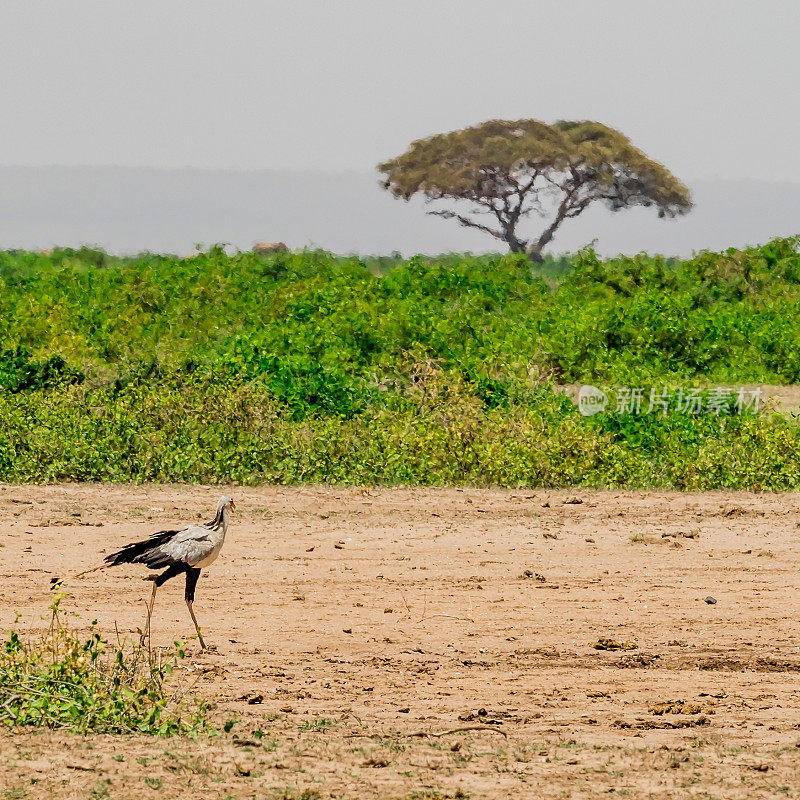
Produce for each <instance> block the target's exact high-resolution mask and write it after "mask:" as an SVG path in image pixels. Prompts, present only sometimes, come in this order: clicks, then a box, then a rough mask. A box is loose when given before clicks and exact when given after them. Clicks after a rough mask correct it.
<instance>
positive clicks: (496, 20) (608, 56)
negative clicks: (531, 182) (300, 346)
mask: <svg viewBox="0 0 800 800" xmlns="http://www.w3.org/2000/svg"><path fill="white" fill-rule="evenodd" d="M799 30H800V3H797V2H796V0H767V2H762V3H756V2H753V0H702V1H701V2H698V0H691V2H687V1H685V0H669V2H665V0H658V2H652V1H651V0H602V1H601V0H590V1H589V2H583V0H577V1H576V0H557V1H551V0H547V1H546V2H542V1H541V0H539V1H537V0H524V1H520V2H517V1H516V0H494V2H487V1H486V0H481V1H480V2H477V1H475V0H424V1H423V2H420V1H419V0H403V2H397V0H339V1H338V2H333V0H326V1H323V0H318V1H317V2H309V0H282V2H272V1H271V0H257V1H256V0H224V2H222V1H220V2H207V1H206V0H184V1H183V2H178V1H177V0H137V2H130V0H125V2H119V1H118V0H70V1H69V2H64V1H63V0H50V1H49V2H44V1H43V0H39V1H38V2H37V0H24V2H10V0H6V1H5V2H2V4H0V119H1V120H2V123H1V124H0V164H18V165H42V164H66V165H78V164H118V165H130V166H163V167H177V166H193V167H215V168H216V167H234V168H243V169H250V168H261V167H269V168H281V169H286V168H289V169H297V168H313V169H331V170H340V169H356V170H360V171H363V170H367V169H371V168H372V167H373V166H374V164H375V163H376V162H378V161H380V160H382V159H384V158H387V157H391V156H394V155H397V154H399V153H400V152H402V150H404V149H405V147H406V145H407V144H408V143H409V142H410V141H411V140H413V139H415V138H419V137H422V136H426V135H428V134H430V133H434V132H438V131H444V130H450V129H453V128H458V127H463V126H465V125H468V124H472V123H477V122H480V121H483V120H485V119H488V118H491V117H501V118H518V117H536V118H539V119H542V120H544V121H553V120H555V119H559V118H566V119H575V118H590V119H597V120H599V121H601V122H605V123H607V124H610V125H613V126H615V127H618V128H620V129H621V130H622V131H624V132H625V133H626V134H628V135H629V136H630V137H631V139H632V140H633V142H634V143H635V144H637V145H638V146H640V147H641V148H642V149H644V150H645V152H647V153H648V154H649V155H650V156H652V157H654V158H657V159H658V160H660V161H662V162H664V163H665V164H666V165H667V166H668V167H669V168H670V169H671V170H672V171H673V172H674V173H675V174H676V175H678V177H680V178H682V179H684V180H686V181H688V182H691V181H692V180H693V179H698V178H703V177H715V176H719V177H729V178H747V177H751V178H763V179H768V180H784V181H800V158H798V149H799V145H798V141H799V139H798V132H799V131H800V90H799V89H798V87H800V80H799V79H800V60H798V56H797V33H798V31H799Z"/></svg>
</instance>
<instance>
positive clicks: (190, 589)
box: [186, 567, 206, 650]
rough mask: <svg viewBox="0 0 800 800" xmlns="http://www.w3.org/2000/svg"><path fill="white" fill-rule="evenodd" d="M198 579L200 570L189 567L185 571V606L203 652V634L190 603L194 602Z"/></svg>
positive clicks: (204, 647)
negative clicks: (187, 608)
mask: <svg viewBox="0 0 800 800" xmlns="http://www.w3.org/2000/svg"><path fill="white" fill-rule="evenodd" d="M199 578H200V570H199V569H192V568H191V567H190V568H189V569H187V570H186V605H187V606H188V607H189V614H190V615H191V617H192V622H194V629H195V630H196V631H197V638H198V639H199V640H200V647H201V648H202V649H203V650H205V649H206V643H205V642H204V641H203V634H202V633H200V626H199V625H198V624H197V617H196V616H195V615H194V609H193V608H192V603H193V602H194V590H195V587H196V586H197V581H198V580H199Z"/></svg>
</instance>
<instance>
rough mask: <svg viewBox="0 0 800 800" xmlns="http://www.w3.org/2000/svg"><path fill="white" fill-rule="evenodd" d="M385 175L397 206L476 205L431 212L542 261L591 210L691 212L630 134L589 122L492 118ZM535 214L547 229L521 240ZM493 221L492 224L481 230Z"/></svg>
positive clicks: (414, 154) (424, 145)
mask: <svg viewBox="0 0 800 800" xmlns="http://www.w3.org/2000/svg"><path fill="white" fill-rule="evenodd" d="M378 170H379V171H380V172H382V173H384V175H385V180H384V181H383V182H382V185H383V187H384V188H386V189H388V190H389V191H390V192H391V193H392V194H393V195H394V196H395V197H402V198H403V199H404V200H408V199H410V198H411V197H412V196H413V195H415V194H417V193H420V194H422V195H423V196H424V197H425V199H426V202H432V201H435V200H463V201H467V202H469V203H470V204H471V208H470V210H469V212H468V213H469V216H466V215H464V214H458V213H456V212H455V211H452V210H450V209H436V210H432V211H429V212H428V213H429V214H436V215H438V216H440V217H445V218H446V219H455V220H457V221H458V222H459V223H460V224H461V225H464V226H466V227H469V228H477V229H478V230H482V231H485V232H486V233H489V234H491V235H492V236H494V237H495V238H497V239H501V240H503V241H505V242H507V243H508V246H509V247H510V248H511V250H512V252H515V253H518V252H527V253H528V255H529V256H530V257H531V258H533V259H535V260H539V259H541V252H542V249H543V248H544V247H545V246H546V245H547V244H548V243H549V242H550V240H551V239H552V238H553V236H554V234H555V232H556V230H557V229H558V227H559V225H561V223H562V222H563V221H564V220H565V219H569V218H571V217H577V216H578V214H580V213H581V212H582V211H583V210H584V209H585V208H586V207H587V206H588V205H589V204H590V203H593V202H601V203H603V204H604V205H606V206H607V207H608V208H610V209H611V210H612V211H619V210H620V209H622V208H631V207H632V206H655V208H656V210H657V211H658V215H659V216H660V217H674V216H676V215H677V214H685V213H686V212H687V211H688V210H689V209H690V208H691V207H692V201H691V197H690V194H689V190H688V189H687V188H686V187H685V186H684V185H683V184H682V183H681V182H680V181H679V180H678V179H677V178H676V177H675V176H674V175H673V174H672V173H671V172H670V171H669V170H668V169H667V168H666V167H664V166H663V165H662V164H659V163H658V162H657V161H653V160H652V159H650V158H648V157H647V156H646V155H645V154H644V153H643V152H642V151H641V150H639V149H638V148H636V147H634V146H633V145H632V144H631V143H630V140H629V139H628V138H627V136H625V135H624V134H622V133H620V132H619V131H617V130H614V129H613V128H609V127H608V126H606V125H602V124H601V123H599V122H591V121H583V122H567V121H563V120H562V121H559V122H556V123H554V124H553V125H547V124H545V123H544V122H539V121H538V120H535V119H521V120H516V121H510V120H498V119H493V120H489V121H488V122H484V123H483V124H481V125H476V126H474V127H472V128H464V129H463V130H460V131H452V132H451V133H442V134H437V135H435V136H429V137H428V138H427V139H419V140H417V141H416V142H412V144H411V146H410V147H409V148H408V150H406V152H405V153H403V155H401V156H399V157H398V158H394V159H392V160H391V161H386V162H384V163H383V164H379V165H378ZM532 213H533V214H535V215H537V216H538V217H540V218H541V219H542V221H543V225H544V228H543V229H542V231H541V233H540V234H539V236H538V237H533V238H531V239H523V238H521V237H520V235H519V233H518V231H517V226H518V225H519V223H520V221H521V220H522V219H523V218H524V217H528V216H529V215H531V214H532ZM486 215H488V216H489V217H490V222H489V224H486V223H485V222H484V221H482V220H485V218H486ZM495 223H496V224H495Z"/></svg>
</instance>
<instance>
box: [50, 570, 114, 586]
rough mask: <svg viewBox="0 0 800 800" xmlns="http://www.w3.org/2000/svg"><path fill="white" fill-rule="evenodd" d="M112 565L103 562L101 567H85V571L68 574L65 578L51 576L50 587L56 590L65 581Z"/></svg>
mask: <svg viewBox="0 0 800 800" xmlns="http://www.w3.org/2000/svg"><path fill="white" fill-rule="evenodd" d="M110 566H111V564H101V565H100V566H99V567H92V568H91V569H85V570H83V572H76V573H75V574H74V575H67V576H66V577H64V578H50V588H51V589H52V590H53V591H55V590H56V589H58V587H59V586H61V584H62V583H64V581H71V580H74V579H75V578H80V577H82V576H84V575H88V574H89V573H90V572H98V571H99V570H101V569H107V568H108V567H110Z"/></svg>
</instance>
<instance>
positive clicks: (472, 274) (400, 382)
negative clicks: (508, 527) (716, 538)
mask: <svg viewBox="0 0 800 800" xmlns="http://www.w3.org/2000/svg"><path fill="white" fill-rule="evenodd" d="M797 245H798V242H797V240H796V239H782V240H776V241H774V242H771V243H769V244H767V245H764V246H762V247H759V248H750V249H746V250H742V251H733V250H731V251H727V252H725V253H720V254H713V253H700V254H698V255H697V256H696V257H694V258H692V259H689V260H686V261H678V260H674V259H664V258H660V257H650V256H646V255H638V256H634V257H631V258H623V257H620V258H616V259H610V260H606V261H603V260H600V259H599V258H598V257H597V256H596V255H595V254H594V253H593V252H592V251H590V250H586V251H582V252H581V253H579V254H577V255H576V256H574V257H573V258H572V259H570V260H569V261H567V260H565V259H562V260H558V261H557V260H554V259H550V260H547V261H546V262H545V263H544V264H542V265H533V264H531V263H530V262H529V261H528V260H527V259H526V258H525V257H524V256H519V255H517V256H507V257H500V256H496V255H488V256H479V257H472V256H456V255H447V256H442V257H439V258H435V259H430V258H424V257H421V256H416V257H414V258H411V259H409V260H408V261H399V260H394V261H391V263H390V262H387V263H385V264H383V267H385V268H386V269H385V270H384V269H383V267H382V268H381V269H376V268H374V267H375V265H374V264H370V263H368V262H366V261H361V260H359V259H356V258H336V257H333V256H331V255H330V254H327V253H324V252H322V251H315V252H306V253H288V252H286V253H276V254H274V255H271V256H268V257H258V256H255V255H254V254H252V253H240V254H235V255H233V256H227V255H226V254H225V253H224V251H223V250H222V248H219V247H217V248H212V249H211V250H209V251H208V252H204V253H198V254H197V255H195V256H193V257H191V258H188V259H177V258H174V257H170V256H159V255H153V254H142V255H141V256H138V257H136V258H129V259H128V258H126V259H118V258H113V257H111V256H107V255H105V254H102V255H103V257H102V258H100V255H98V253H97V251H66V250H58V251H55V252H54V253H53V254H52V255H50V256H45V255H42V254H38V253H24V252H17V253H14V254H12V253H2V252H0V385H2V386H3V387H4V390H3V391H0V480H4V481H21V482H27V481H36V482H42V481H55V480H111V481H192V482H212V483H213V482H227V481H234V482H237V483H251V484H252V483H260V482H273V483H284V484H289V483H299V482H329V483H351V484H353V483H358V484H376V483H377V484H396V483H410V484H452V483H470V484H476V485H504V486H516V485H547V486H561V485H574V484H587V485H593V486H615V485H628V486H644V485H658V486H676V487H687V488H689V487H691V488H714V487H717V486H741V487H749V486H763V487H765V488H776V489H778V488H796V487H797V486H798V481H799V480H800V479H799V478H798V473H800V468H799V467H798V455H797V454H798V453H800V448H798V444H800V441H799V440H800V434H798V427H797V424H796V422H795V421H793V420H792V419H786V418H783V417H775V418H772V417H770V416H768V415H765V414H762V415H760V416H758V417H741V418H738V417H737V418H734V417H731V418H716V417H707V416H702V417H692V416H688V415H678V414H670V415H668V416H666V417H656V416H655V415H649V416H642V417H637V418H631V419H624V418H621V417H618V416H616V415H613V414H602V415H598V416H596V417H591V418H583V417H581V416H580V414H579V413H578V412H577V409H576V407H575V406H574V404H572V403H571V402H570V401H569V400H567V399H566V398H565V397H564V396H563V395H560V394H558V393H556V392H554V391H553V389H554V384H568V383H577V382H581V383H592V384H594V385H596V386H600V387H604V388H606V389H613V387H614V386H621V385H622V386H643V387H655V388H658V389H660V388H661V387H676V386H684V387H687V388H688V387H690V386H693V387H698V386H708V385H736V384H742V383H794V382H800V255H798V248H797ZM389 267H391V268H389ZM377 273H381V274H377ZM748 448H749V449H748ZM744 453H750V455H749V456H747V457H745V456H743V455H742V456H741V457H740V456H739V455H738V454H744ZM737 459H738V460H737Z"/></svg>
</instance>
